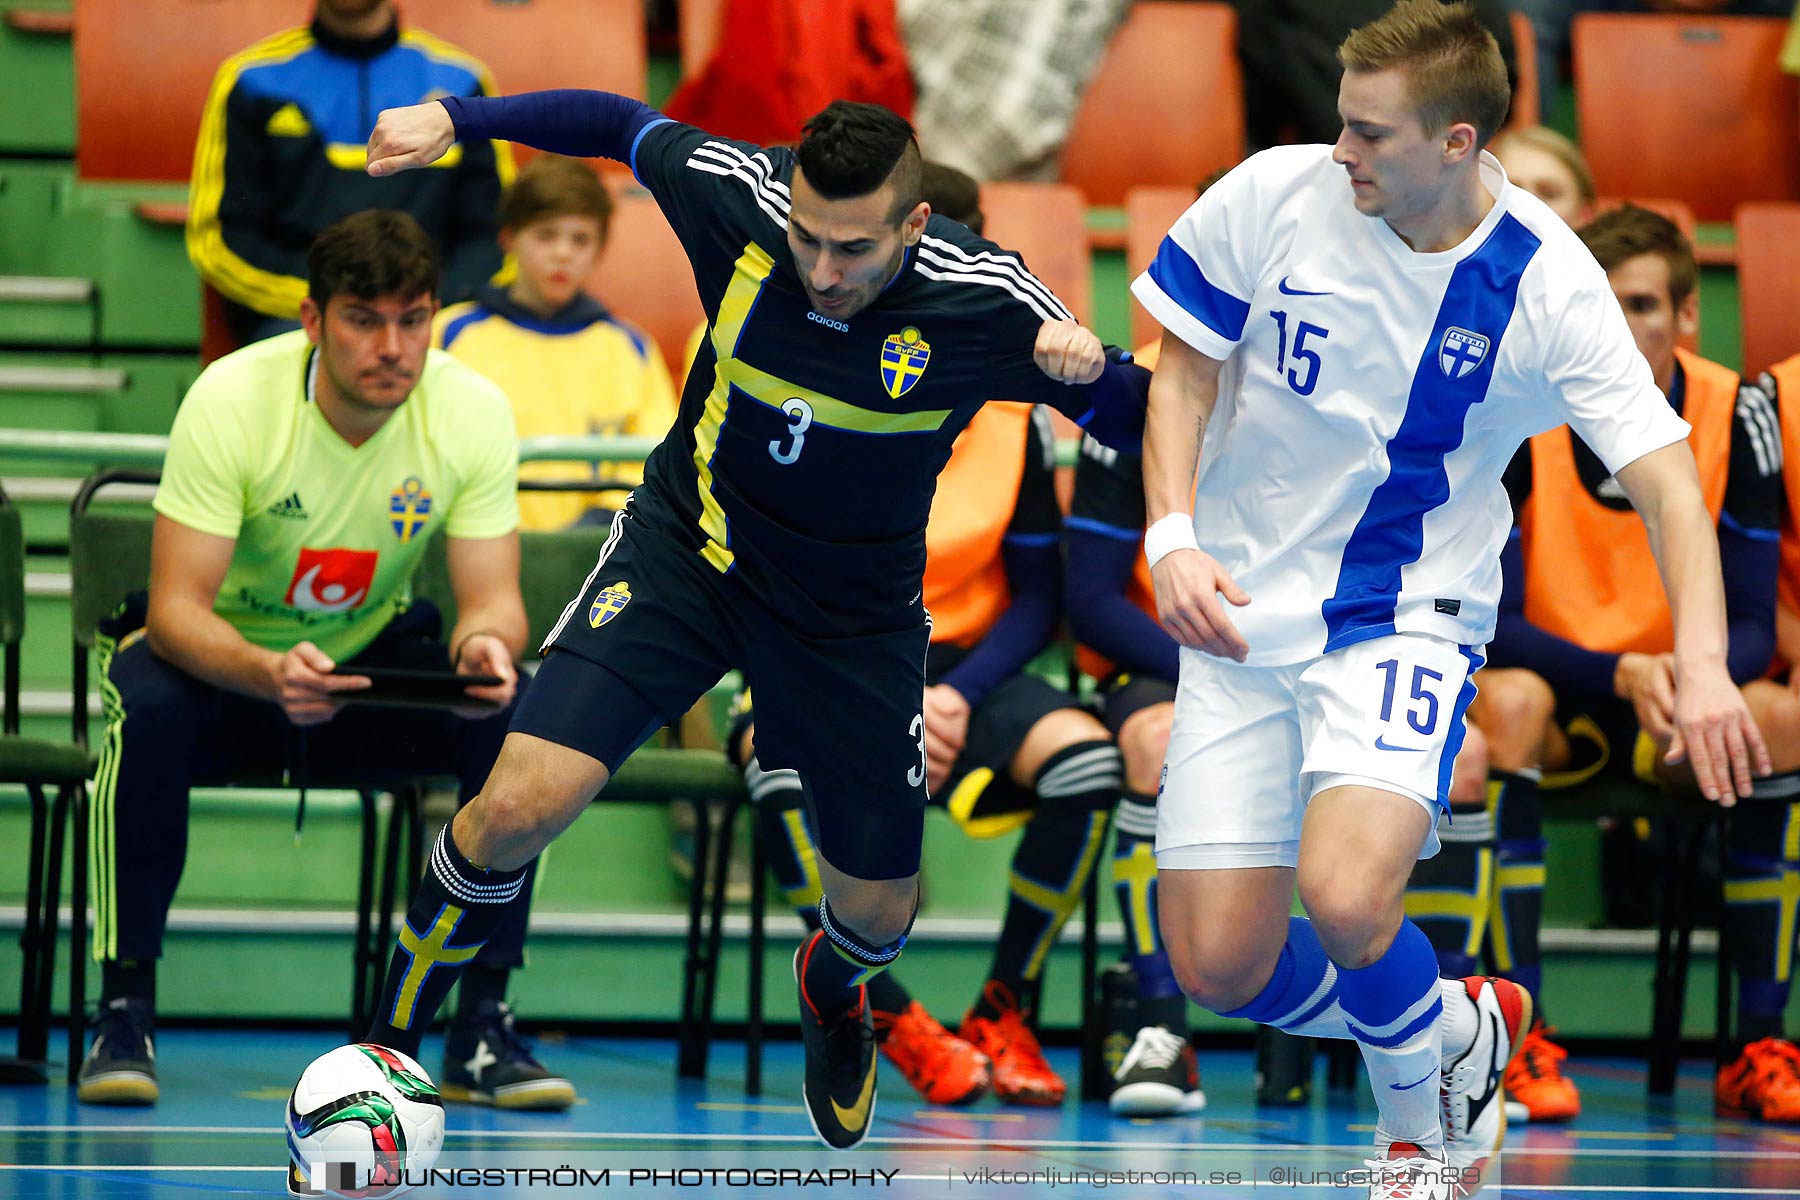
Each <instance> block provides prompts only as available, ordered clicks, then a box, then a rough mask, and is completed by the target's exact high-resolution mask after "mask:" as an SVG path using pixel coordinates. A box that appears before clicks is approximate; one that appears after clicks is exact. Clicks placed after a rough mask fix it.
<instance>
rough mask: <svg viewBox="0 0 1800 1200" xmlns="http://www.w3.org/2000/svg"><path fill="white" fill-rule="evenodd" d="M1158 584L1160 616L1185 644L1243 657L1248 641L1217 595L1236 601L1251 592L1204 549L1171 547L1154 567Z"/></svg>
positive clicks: (1245, 601) (1246, 600)
mask: <svg viewBox="0 0 1800 1200" xmlns="http://www.w3.org/2000/svg"><path fill="white" fill-rule="evenodd" d="M1150 579H1151V581H1152V582H1153V583H1154V584H1155V585H1156V619H1157V620H1158V621H1160V622H1161V623H1162V627H1163V628H1164V629H1166V630H1168V631H1169V634H1170V636H1172V637H1173V638H1174V639H1175V640H1176V641H1178V642H1180V643H1181V644H1182V645H1184V646H1191V647H1193V648H1194V649H1195V650H1201V651H1204V652H1205V653H1207V654H1211V655H1215V656H1217V657H1219V658H1229V659H1234V660H1236V661H1237V662H1243V661H1244V659H1245V657H1246V656H1247V655H1248V654H1249V653H1250V644H1249V643H1248V642H1246V641H1245V640H1244V635H1243V634H1241V633H1239V632H1238V631H1237V626H1235V625H1233V624H1232V623H1231V618H1230V617H1229V616H1228V615H1227V614H1226V612H1225V606H1224V605H1223V604H1221V603H1220V602H1219V597H1220V596H1224V597H1225V599H1227V600H1229V601H1231V603H1233V604H1235V605H1237V606H1238V607H1240V608H1241V607H1243V606H1244V605H1246V604H1248V603H1250V594H1249V593H1248V592H1246V591H1244V589H1243V588H1240V587H1239V586H1238V585H1237V583H1236V581H1234V580H1233V579H1232V578H1231V575H1230V574H1229V573H1228V572H1227V571H1226V570H1225V568H1224V567H1222V566H1220V565H1219V564H1218V562H1217V561H1216V560H1215V559H1214V558H1213V556H1212V555H1210V554H1208V553H1207V552H1206V551H1204V550H1172V551H1170V552H1169V553H1167V554H1165V555H1163V556H1162V557H1161V558H1159V559H1158V560H1157V561H1156V563H1155V564H1154V565H1153V566H1152V567H1151V568H1150Z"/></svg>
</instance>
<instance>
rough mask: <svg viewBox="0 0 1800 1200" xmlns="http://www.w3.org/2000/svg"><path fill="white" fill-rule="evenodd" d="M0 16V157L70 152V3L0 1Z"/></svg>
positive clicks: (54, 0) (72, 117) (72, 115)
mask: <svg viewBox="0 0 1800 1200" xmlns="http://www.w3.org/2000/svg"><path fill="white" fill-rule="evenodd" d="M0 18H3V19H0V154H37V155H52V154H63V155H67V154H73V153H74V151H75V82H74V50H73V48H72V46H71V44H70V35H71V34H72V33H73V32H74V25H75V22H74V14H73V13H72V12H71V11H70V9H69V0H0Z"/></svg>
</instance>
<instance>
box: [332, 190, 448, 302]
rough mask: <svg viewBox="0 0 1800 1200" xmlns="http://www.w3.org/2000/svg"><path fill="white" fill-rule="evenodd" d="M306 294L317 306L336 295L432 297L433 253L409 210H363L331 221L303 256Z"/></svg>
mask: <svg viewBox="0 0 1800 1200" xmlns="http://www.w3.org/2000/svg"><path fill="white" fill-rule="evenodd" d="M306 284H307V286H306V294H307V295H309V296H311V297H312V300H313V303H314V304H317V305H318V306H319V308H320V309H323V308H324V307H325V305H326V303H327V302H328V301H329V300H330V299H331V298H332V297H333V296H336V295H339V294H342V295H345V296H354V297H356V298H357V299H358V300H376V299H379V298H381V297H383V296H395V297H399V298H400V299H403V300H411V299H412V298H413V297H415V296H435V295H437V290H438V253H437V247H436V246H434V245H432V243H431V238H430V236H429V235H427V234H426V232H425V231H424V230H423V229H422V228H420V227H419V223H418V222H417V221H415V220H414V219H413V218H412V215H411V214H410V213H403V212H400V211H398V210H396V209H391V208H369V209H364V210H363V211H362V212H359V213H351V214H350V215H349V216H347V217H344V218H343V219H342V220H339V221H334V222H333V223H332V224H330V225H328V226H326V227H325V229H323V230H322V231H321V232H320V233H319V236H318V237H316V238H314V239H313V244H312V248H311V249H310V250H308V251H307V254H306Z"/></svg>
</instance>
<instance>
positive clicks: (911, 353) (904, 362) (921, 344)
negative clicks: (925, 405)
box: [881, 325, 931, 400]
mask: <svg viewBox="0 0 1800 1200" xmlns="http://www.w3.org/2000/svg"><path fill="white" fill-rule="evenodd" d="M930 362H931V343H930V342H928V341H926V340H925V339H924V337H922V336H921V335H920V333H919V330H918V328H917V327H916V326H913V325H908V326H907V327H906V328H905V329H902V330H901V331H900V332H899V333H890V334H888V335H887V340H886V341H884V342H882V343H881V383H882V386H884V387H885V388H887V394H888V395H889V396H890V397H892V398H893V399H895V400H898V399H899V398H900V397H902V396H904V395H906V393H907V392H909V391H911V390H912V386H913V384H915V383H917V382H919V379H920V377H922V376H923V375H924V374H925V367H926V366H927V365H928V364H929V363H930Z"/></svg>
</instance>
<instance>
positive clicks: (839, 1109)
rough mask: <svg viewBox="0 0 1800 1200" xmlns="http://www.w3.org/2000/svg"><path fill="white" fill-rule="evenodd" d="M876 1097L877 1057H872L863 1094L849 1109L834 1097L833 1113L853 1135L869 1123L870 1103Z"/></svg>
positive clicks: (832, 1103) (863, 1086) (864, 1082)
mask: <svg viewBox="0 0 1800 1200" xmlns="http://www.w3.org/2000/svg"><path fill="white" fill-rule="evenodd" d="M874 1095H875V1057H874V1056H871V1057H870V1058H869V1075H868V1078H866V1079H864V1080H863V1085H862V1094H861V1095H860V1096H858V1097H857V1098H856V1103H854V1104H852V1105H851V1106H850V1107H849V1108H845V1107H844V1106H843V1105H841V1104H839V1103H838V1102H837V1099H836V1098H835V1097H833V1099H832V1101H831V1111H832V1113H833V1114H835V1115H836V1117H837V1119H838V1123H839V1124H840V1125H842V1126H843V1127H844V1128H845V1129H847V1130H849V1131H850V1132H851V1133H855V1132H856V1131H857V1130H859V1129H861V1128H862V1127H863V1125H864V1124H865V1123H866V1122H867V1121H868V1119H869V1101H870V1100H871V1099H872V1098H873V1097H874Z"/></svg>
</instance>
